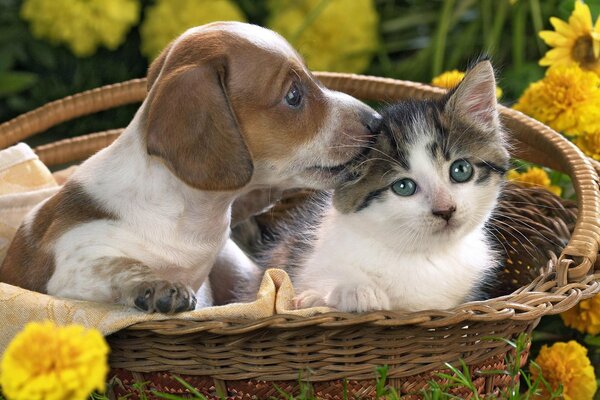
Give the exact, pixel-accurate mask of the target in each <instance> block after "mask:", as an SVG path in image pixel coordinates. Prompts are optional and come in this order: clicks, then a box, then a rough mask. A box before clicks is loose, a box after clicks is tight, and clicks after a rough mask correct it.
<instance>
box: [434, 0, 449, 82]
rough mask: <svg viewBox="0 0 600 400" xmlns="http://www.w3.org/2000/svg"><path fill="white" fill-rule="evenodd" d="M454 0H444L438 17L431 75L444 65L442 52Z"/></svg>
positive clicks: (444, 49)
mask: <svg viewBox="0 0 600 400" xmlns="http://www.w3.org/2000/svg"><path fill="white" fill-rule="evenodd" d="M454 3H455V0H444V7H443V8H442V15H441V17H440V20H439V23H438V27H437V32H436V34H435V42H434V51H433V69H432V71H431V73H432V76H437V75H439V74H440V73H441V72H442V68H443V67H444V53H445V51H446V36H447V35H448V30H449V29H450V19H451V18H452V10H453V9H454Z"/></svg>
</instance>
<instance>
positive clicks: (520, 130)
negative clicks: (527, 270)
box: [0, 72, 600, 286]
mask: <svg viewBox="0 0 600 400" xmlns="http://www.w3.org/2000/svg"><path fill="white" fill-rule="evenodd" d="M315 75H316V76H317V77H318V78H319V79H321V81H322V82H323V83H324V84H325V85H326V86H328V87H329V88H331V89H334V90H339V91H342V92H345V93H348V94H350V95H353V96H356V97H359V98H362V99H364V100H376V101H381V100H386V101H394V100H400V99H425V98H436V97H440V96H442V95H443V94H444V93H445V92H446V91H445V90H444V89H440V88H435V87H432V86H429V85H425V84H421V83H416V82H408V81H400V80H395V79H390V78H379V77H371V76H363V75H354V74H344V73H331V72H320V73H315ZM145 96H146V80H145V79H134V80H131V81H127V82H123V83H118V84H114V85H109V86H104V87H100V88H97V89H93V90H88V91H86V92H82V93H79V94H76V95H73V96H69V97H66V98H64V99H61V100H57V101H54V102H51V103H49V104H46V105H44V106H42V107H40V108H38V109H36V110H33V111H30V112H28V113H26V114H23V115H21V116H19V117H17V118H15V119H13V120H10V121H8V122H5V123H3V124H1V125H0V148H5V147H8V146H10V145H12V144H15V143H17V142H19V141H21V140H23V139H26V138H28V137H30V136H32V135H34V134H36V133H39V132H42V131H44V130H46V129H48V128H50V127H52V126H54V125H56V124H59V123H61V122H64V121H67V120H70V119H72V118H76V117H79V116H83V115H87V114H91V113H94V112H97V111H102V110H106V109H109V108H113V107H117V106H121V105H125V104H129V103H135V102H140V101H142V100H143V99H144V98H145ZM499 111H500V114H501V116H502V120H503V123H504V125H505V126H506V127H507V128H508V129H509V130H510V131H511V132H512V134H513V136H514V137H515V138H516V139H517V140H519V141H520V142H522V143H523V144H525V145H527V146H529V147H530V148H532V149H540V150H541V154H538V157H539V158H540V159H539V160H536V161H538V162H540V163H542V164H551V165H553V166H557V167H558V168H559V169H561V170H563V171H565V172H567V173H568V174H569V175H570V176H571V178H572V180H573V185H574V188H575V191H576V193H577V205H578V218H577V223H576V225H575V229H574V231H573V235H572V236H571V240H570V241H569V243H568V244H567V246H566V247H565V248H564V249H563V251H562V253H561V255H560V257H559V263H558V265H557V275H558V276H557V281H558V284H559V285H561V286H563V285H564V284H566V283H567V282H574V281H580V280H582V279H584V278H585V276H586V275H587V274H588V273H590V272H593V268H592V267H593V265H594V262H595V261H596V257H597V254H598V247H599V242H600V219H599V215H600V194H599V187H598V175H597V174H596V170H595V168H594V167H596V168H598V167H599V166H600V165H599V164H598V163H594V165H592V162H591V161H589V160H588V159H587V158H586V157H585V156H584V155H583V154H582V153H581V151H579V149H578V148H577V147H576V146H575V145H574V144H573V143H571V142H569V141H568V140H567V139H565V138H564V137H563V136H562V135H560V134H558V133H556V132H555V131H553V130H552V129H550V128H548V127H547V126H545V125H543V124H541V123H540V122H538V121H536V120H534V119H532V118H529V117H527V116H525V115H524V114H522V113H520V112H518V111H515V110H512V109H510V108H507V107H504V106H499ZM117 134H118V132H117V131H109V132H103V133H99V134H96V135H95V136H92V137H91V140H92V141H95V144H94V145H95V146H98V145H102V144H104V143H106V144H108V143H110V141H112V140H114V137H116V135H117ZM77 140H78V138H75V139H66V140H65V141H60V142H57V143H55V144H52V145H48V147H46V148H43V147H42V148H38V149H36V150H38V151H41V152H42V153H44V152H45V153H46V156H48V155H49V154H52V152H54V156H55V160H52V161H58V160H59V159H60V157H56V155H57V154H58V153H59V151H57V149H59V148H60V147H61V146H62V149H63V150H64V149H65V148H66V147H68V146H71V145H73V142H76V141H77ZM80 141H81V143H79V144H80V146H75V147H76V151H75V150H74V151H73V152H75V153H77V152H78V154H84V153H85V152H86V151H88V150H89V148H90V146H91V147H93V146H92V145H91V142H88V141H87V140H84V139H83V138H81V140H80ZM86 146H87V147H86ZM547 154H556V157H555V158H554V159H553V160H544V159H543V156H544V155H546V157H547ZM71 155H73V154H67V157H68V156H71ZM45 161H46V160H45ZM547 161H551V162H547Z"/></svg>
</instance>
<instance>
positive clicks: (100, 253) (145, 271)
mask: <svg viewBox="0 0 600 400" xmlns="http://www.w3.org/2000/svg"><path fill="white" fill-rule="evenodd" d="M380 122H381V117H380V116H379V115H378V114H377V113H375V111H373V110H372V109H371V108H370V107H368V106H366V105H365V104H363V103H362V102H360V101H358V100H356V99H354V98H352V97H350V96H347V95H344V94H342V93H339V92H334V91H330V90H327V89H326V88H324V87H323V86H322V85H321V84H320V83H319V82H318V81H317V80H316V79H315V78H314V77H313V76H312V75H311V73H310V72H309V71H308V70H307V68H306V66H305V65H304V64H303V62H302V60H301V58H300V57H299V55H298V54H297V53H296V52H295V51H294V49H293V48H292V47H291V46H290V45H289V43H287V42H286V41H285V40H284V39H283V38H282V37H281V36H279V35H277V34H276V33H274V32H272V31H269V30H267V29H264V28H260V27H258V26H254V25H249V24H243V23H233V22H227V23H214V24H209V25H205V26H201V27H197V28H192V29H190V30H188V31H187V32H185V33H184V34H183V35H182V36H180V37H179V38H177V39H176V40H175V41H174V42H172V43H171V44H170V45H169V46H168V47H167V48H166V49H165V50H164V51H163V52H162V54H161V55H160V56H159V57H158V58H157V60H156V61H154V62H153V64H152V65H151V66H150V69H149V72H148V96H147V98H146V100H145V101H144V102H143V104H142V105H141V107H140V109H139V110H138V112H137V113H136V115H135V117H134V118H133V120H132V121H131V123H130V124H129V126H128V127H127V128H126V129H125V131H124V132H123V134H122V135H121V136H120V137H119V138H118V139H117V140H116V141H115V142H114V143H113V144H112V145H110V146H109V147H107V148H106V149H104V150H102V151H100V152H98V153H97V154H96V155H94V156H92V157H91V158H89V159H88V160H87V161H86V162H84V163H83V164H82V165H81V166H80V167H79V168H78V170H77V171H76V172H75V174H74V175H73V176H72V177H71V178H70V179H69V180H68V181H67V183H66V184H65V185H64V187H63V188H62V190H61V191H60V192H59V193H58V194H56V195H55V196H54V197H52V198H50V199H49V200H47V201H45V202H44V203H42V204H40V205H39V206H38V207H36V208H35V209H34V210H32V212H31V213H29V214H28V216H27V217H26V218H25V220H24V222H23V224H22V226H21V227H20V229H19V230H18V232H17V234H16V237H15V238H14V240H13V242H12V244H11V246H10V249H9V251H8V256H7V257H6V259H5V260H4V262H3V264H2V266H1V267H0V281H2V282H6V283H9V284H12V285H17V286H20V287H23V288H26V289H30V290H35V291H38V292H45V293H48V294H51V295H55V296H61V297H69V298H73V299H82V300H91V301H100V302H115V303H119V304H124V305H127V306H135V307H137V308H139V309H141V310H144V311H147V312H155V311H159V312H163V313H175V312H181V311H186V310H191V309H194V307H195V303H196V299H195V296H194V293H195V292H196V291H197V290H198V289H199V288H200V286H201V285H202V283H203V282H204V281H205V280H206V278H207V276H208V274H209V272H210V270H211V267H212V266H213V264H214V262H215V260H216V257H217V256H218V255H219V253H220V252H221V251H222V250H223V249H225V250H226V253H227V254H225V256H226V258H231V254H236V255H237V256H240V255H239V253H241V252H238V251H239V249H236V248H235V247H234V246H235V245H233V242H228V238H229V226H230V215H231V204H232V203H233V201H234V200H235V199H236V198H237V197H239V196H241V195H243V194H244V193H247V192H249V191H251V190H253V189H256V188H263V187H267V186H278V187H280V188H286V187H296V186H307V187H313V188H327V187H332V186H333V185H335V184H336V183H338V182H340V181H341V180H344V179H347V175H348V174H349V173H348V172H347V171H346V168H345V166H346V165H348V164H349V163H351V162H352V161H353V160H354V159H355V158H357V157H359V156H360V154H361V153H362V152H363V151H364V146H361V145H359V144H362V145H365V144H367V143H368V142H369V141H370V140H371V139H372V138H373V136H374V132H377V131H378V129H379V125H380ZM240 257H241V256H240Z"/></svg>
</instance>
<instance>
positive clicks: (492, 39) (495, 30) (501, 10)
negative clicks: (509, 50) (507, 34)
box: [485, 0, 509, 54]
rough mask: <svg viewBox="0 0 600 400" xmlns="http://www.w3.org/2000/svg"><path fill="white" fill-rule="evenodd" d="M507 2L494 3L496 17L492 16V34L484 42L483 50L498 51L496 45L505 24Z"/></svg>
mask: <svg viewBox="0 0 600 400" xmlns="http://www.w3.org/2000/svg"><path fill="white" fill-rule="evenodd" d="M508 1H509V0H500V1H498V2H495V3H494V4H496V5H497V8H496V15H495V16H494V24H493V26H492V33H491V35H490V36H489V38H488V40H486V42H485V50H486V51H488V52H490V53H492V54H493V53H494V52H495V51H496V50H497V49H498V43H500V35H501V34H502V28H504V24H505V22H506V12H507V11H508V6H509V3H508Z"/></svg>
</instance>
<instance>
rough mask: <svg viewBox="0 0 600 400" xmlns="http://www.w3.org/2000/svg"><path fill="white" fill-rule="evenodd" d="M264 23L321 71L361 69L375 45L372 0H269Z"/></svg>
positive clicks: (376, 18)
mask: <svg viewBox="0 0 600 400" xmlns="http://www.w3.org/2000/svg"><path fill="white" fill-rule="evenodd" d="M267 4H268V5H269V8H270V17H269V19H268V21H267V26H268V27H269V28H271V29H273V30H274V31H277V32H279V33H280V34H281V35H282V36H283V37H285V38H286V39H288V41H289V42H290V43H291V44H292V46H294V47H295V48H296V49H297V50H298V51H299V52H300V54H302V56H303V57H304V58H305V60H306V63H307V65H308V67H309V68H311V69H314V70H321V71H343V72H362V71H364V70H365V69H366V68H367V67H368V66H369V64H370V63H371V59H372V58H373V55H374V54H375V51H376V49H377V46H378V34H377V26H378V20H379V17H378V15H377V11H376V10H375V4H374V2H373V0H330V1H323V0H271V1H269V2H268V3H267Z"/></svg>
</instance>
